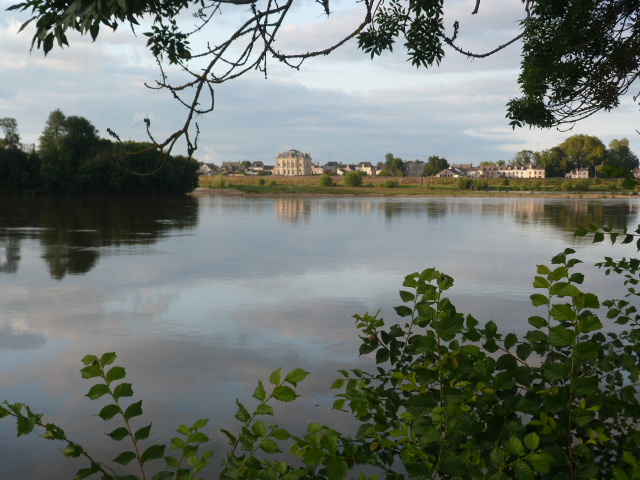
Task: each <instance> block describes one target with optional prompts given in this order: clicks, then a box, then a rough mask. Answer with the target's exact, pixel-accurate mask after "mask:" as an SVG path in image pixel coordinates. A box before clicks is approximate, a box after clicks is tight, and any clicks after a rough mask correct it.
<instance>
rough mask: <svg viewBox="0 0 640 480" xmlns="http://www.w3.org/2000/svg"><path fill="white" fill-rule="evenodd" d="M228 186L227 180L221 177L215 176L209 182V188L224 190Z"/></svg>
mask: <svg viewBox="0 0 640 480" xmlns="http://www.w3.org/2000/svg"><path fill="white" fill-rule="evenodd" d="M228 186H229V180H227V179H226V178H225V177H224V176H223V175H217V176H215V177H214V178H213V179H212V180H211V188H225V187H228Z"/></svg>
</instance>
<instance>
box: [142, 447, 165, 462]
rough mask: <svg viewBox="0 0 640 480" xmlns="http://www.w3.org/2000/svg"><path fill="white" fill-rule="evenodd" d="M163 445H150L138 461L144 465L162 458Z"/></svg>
mask: <svg viewBox="0 0 640 480" xmlns="http://www.w3.org/2000/svg"><path fill="white" fill-rule="evenodd" d="M164 448H165V446H164V445H151V446H150V447H149V448H147V449H146V450H145V451H144V453H143V454H142V455H140V460H141V461H142V463H146V462H148V461H150V460H157V459H159V458H162V456H163V455H164Z"/></svg>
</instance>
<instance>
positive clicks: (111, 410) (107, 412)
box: [98, 403, 121, 420]
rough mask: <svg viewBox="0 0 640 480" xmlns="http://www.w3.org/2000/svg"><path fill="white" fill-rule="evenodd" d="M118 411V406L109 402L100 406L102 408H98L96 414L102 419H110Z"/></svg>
mask: <svg viewBox="0 0 640 480" xmlns="http://www.w3.org/2000/svg"><path fill="white" fill-rule="evenodd" d="M120 412H121V410H120V407H119V406H118V405H115V404H113V403H111V404H109V405H105V406H104V407H102V410H100V413H98V416H99V417H100V418H101V419H103V420H111V419H112V418H113V417H115V416H116V415H117V414H118V413H120Z"/></svg>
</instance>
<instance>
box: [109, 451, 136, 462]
mask: <svg viewBox="0 0 640 480" xmlns="http://www.w3.org/2000/svg"><path fill="white" fill-rule="evenodd" d="M134 458H136V454H135V453H134V452H122V453H121V454H120V455H118V456H117V457H116V458H114V459H113V461H114V462H116V463H119V464H120V465H129V463H131V460H133V459H134Z"/></svg>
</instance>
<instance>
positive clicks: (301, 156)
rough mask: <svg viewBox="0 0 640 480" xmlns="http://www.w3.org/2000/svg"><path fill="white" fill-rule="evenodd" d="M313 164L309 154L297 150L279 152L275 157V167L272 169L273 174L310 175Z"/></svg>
mask: <svg viewBox="0 0 640 480" xmlns="http://www.w3.org/2000/svg"><path fill="white" fill-rule="evenodd" d="M312 173H313V165H312V164H311V155H309V154H308V153H302V152H299V151H298V150H289V151H288V152H279V153H278V156H277V157H276V167H275V168H274V169H273V174H274V175H311V174H312Z"/></svg>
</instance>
